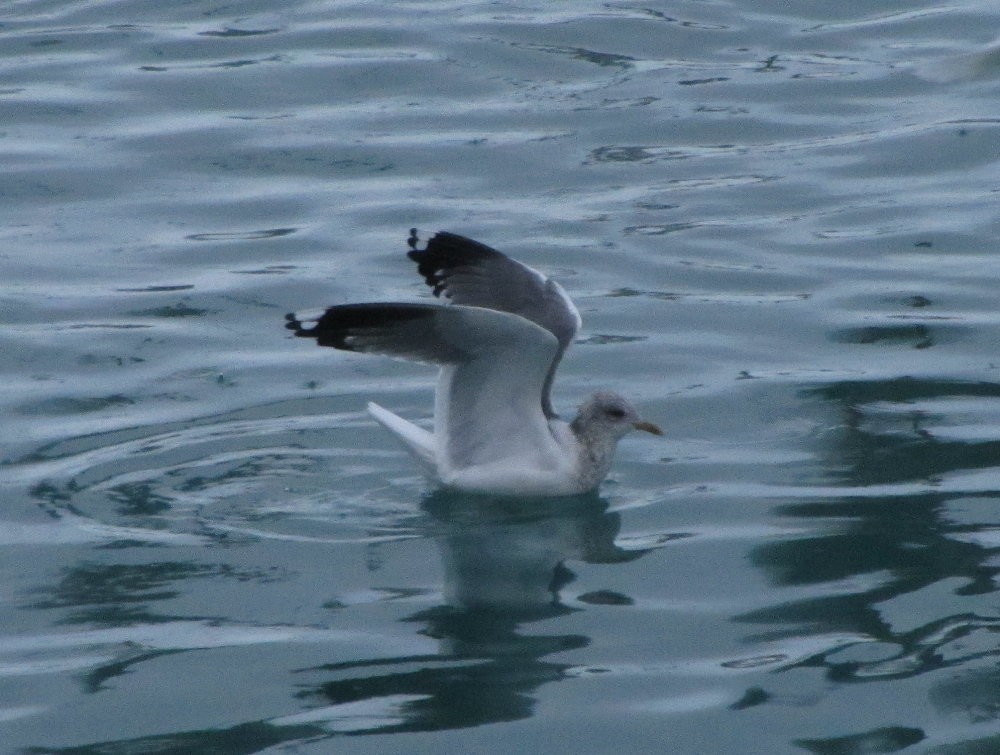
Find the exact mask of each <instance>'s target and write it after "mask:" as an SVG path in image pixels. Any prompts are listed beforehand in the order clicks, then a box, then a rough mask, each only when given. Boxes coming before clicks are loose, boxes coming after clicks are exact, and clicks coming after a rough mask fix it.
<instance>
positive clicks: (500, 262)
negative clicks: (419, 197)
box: [408, 230, 580, 418]
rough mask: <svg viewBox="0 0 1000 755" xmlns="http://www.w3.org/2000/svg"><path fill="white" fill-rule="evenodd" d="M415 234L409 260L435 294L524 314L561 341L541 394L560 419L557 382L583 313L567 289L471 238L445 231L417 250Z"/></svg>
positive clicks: (547, 412) (545, 405) (546, 406)
mask: <svg viewBox="0 0 1000 755" xmlns="http://www.w3.org/2000/svg"><path fill="white" fill-rule="evenodd" d="M410 234H411V235H410V242H409V243H410V246H411V248H412V250H411V251H410V252H409V254H408V256H409V257H410V259H412V260H413V261H414V262H416V263H417V271H418V272H419V273H420V274H421V275H422V276H423V277H424V280H426V281H427V285H429V286H430V287H431V288H432V289H433V291H434V295H435V296H444V297H445V298H447V299H448V300H449V301H451V302H452V303H453V304H459V305H465V306H471V307H484V308H486V309H494V310H497V311H500V312H509V313H511V314H515V315H520V316H521V317H523V318H525V319H526V320H530V321H531V322H533V323H535V324H536V325H539V326H541V327H543V328H545V329H546V330H548V331H549V332H550V333H552V335H554V336H555V337H556V340H557V341H558V344H559V348H558V350H557V352H556V355H555V358H554V359H553V360H552V364H551V366H550V368H549V371H548V374H547V375H546V378H545V384H544V387H543V389H542V396H541V400H542V410H543V411H544V412H545V416H546V417H549V418H551V417H554V416H556V413H555V411H553V409H552V401H551V398H550V393H551V386H552V380H553V378H554V376H555V372H556V369H557V368H558V366H559V361H560V360H561V359H562V355H563V354H564V353H565V351H566V349H567V348H569V345H570V344H571V343H572V342H573V339H574V337H575V336H576V333H577V331H578V330H579V329H580V313H579V312H578V311H577V309H576V307H575V306H574V305H573V302H572V301H571V300H570V298H569V296H567V295H566V292H565V291H564V290H563V288H562V286H560V285H559V284H558V283H556V282H555V281H554V280H552V279H551V278H547V277H546V276H544V275H542V274H541V273H540V272H538V271H537V270H534V269H533V268H530V267H528V266H527V265H524V264H522V263H520V262H518V261H517V260H514V259H511V258H510V257H508V256H507V255H505V254H502V253H500V252H498V251H497V250H496V249H493V248H491V247H488V246H486V245H485V244H481V243H479V242H478V241H473V240H472V239H470V238H466V237H465V236H459V235H458V234H456V233H448V232H447V231H441V232H439V233H436V234H435V235H434V236H432V237H431V238H430V239H429V240H428V241H427V246H426V247H425V248H424V249H417V248H416V245H417V238H416V232H415V230H414V231H411V232H410Z"/></svg>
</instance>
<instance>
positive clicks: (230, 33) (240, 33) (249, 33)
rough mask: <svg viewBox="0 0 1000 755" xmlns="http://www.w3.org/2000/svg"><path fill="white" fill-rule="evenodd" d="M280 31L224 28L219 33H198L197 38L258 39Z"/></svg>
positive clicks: (276, 29) (275, 29)
mask: <svg viewBox="0 0 1000 755" xmlns="http://www.w3.org/2000/svg"><path fill="white" fill-rule="evenodd" d="M280 31H282V29H278V28H274V29H232V28H229V27H226V28H225V29H221V30H219V31H200V32H198V36H200V37H221V38H223V39H239V38H242V37H260V36H264V35H267V34H277V33H278V32H280Z"/></svg>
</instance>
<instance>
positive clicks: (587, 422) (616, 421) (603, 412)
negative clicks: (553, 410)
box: [572, 391, 663, 441]
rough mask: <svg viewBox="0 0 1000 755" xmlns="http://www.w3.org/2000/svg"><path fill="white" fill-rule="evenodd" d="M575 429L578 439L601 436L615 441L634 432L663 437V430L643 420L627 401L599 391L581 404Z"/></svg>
mask: <svg viewBox="0 0 1000 755" xmlns="http://www.w3.org/2000/svg"><path fill="white" fill-rule="evenodd" d="M572 427H573V430H574V431H575V432H576V433H577V435H586V436H590V437H594V436H601V437H605V438H609V439H612V440H615V441H616V440H618V439H619V438H621V437H622V436H623V435H625V434H626V433H629V432H631V431H632V430H642V431H644V432H647V433H652V434H653V435H663V431H662V430H661V429H660V428H659V427H657V426H656V425H654V424H653V423H652V422H646V421H645V420H643V419H642V418H641V417H640V416H639V413H638V412H637V411H636V410H635V407H634V406H632V404H631V403H629V401H628V400H627V399H625V398H623V397H621V396H619V395H618V394H617V393H611V392H610V391H598V392H597V393H595V394H594V395H593V396H591V397H590V398H589V399H587V400H586V401H584V402H583V403H582V404H580V409H579V413H578V414H577V416H576V419H574V420H573V422H572Z"/></svg>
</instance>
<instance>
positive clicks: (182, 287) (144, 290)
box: [115, 283, 194, 294]
mask: <svg viewBox="0 0 1000 755" xmlns="http://www.w3.org/2000/svg"><path fill="white" fill-rule="evenodd" d="M192 288H194V284H190V283H188V284H178V285H175V286H142V287H141V288H116V289H115V291H121V292H122V293H135V294H161V293H170V292H172V291H188V290H190V289H192Z"/></svg>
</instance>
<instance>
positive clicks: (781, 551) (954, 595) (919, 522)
mask: <svg viewBox="0 0 1000 755" xmlns="http://www.w3.org/2000/svg"><path fill="white" fill-rule="evenodd" d="M808 395H809V397H815V398H819V399H820V400H821V401H824V402H828V403H829V404H830V405H831V406H833V407H834V409H835V410H836V412H837V413H838V415H839V417H840V420H841V421H840V423H839V424H838V428H839V429H838V431H837V432H836V433H832V434H831V435H830V441H829V442H828V443H827V444H826V445H825V447H824V453H826V454H828V461H827V463H826V464H824V470H825V474H826V475H827V479H828V480H829V478H833V479H834V480H835V481H836V483H837V484H838V485H843V486H844V489H845V495H844V496H843V497H839V498H838V497H831V498H828V499H825V500H815V499H813V500H809V501H806V502H798V503H793V504H790V505H786V506H783V507H781V508H780V509H779V510H778V511H779V513H780V514H782V515H784V516H787V517H795V518H797V519H800V520H803V519H807V520H812V521H813V522H815V523H817V524H821V526H820V527H817V528H814V532H817V531H818V532H819V534H813V535H811V536H808V537H804V538H800V539H795V540H784V541H781V542H773V543H768V544H766V545H763V546H761V547H758V548H756V549H755V550H754V551H753V553H752V558H753V561H754V563H755V564H756V566H758V567H759V568H761V569H763V570H764V571H765V572H767V573H768V574H769V575H770V576H771V579H772V580H773V581H774V583H776V584H777V585H780V586H782V587H789V588H795V587H798V586H803V585H808V586H815V585H823V587H822V588H819V589H817V588H816V587H810V588H809V590H808V597H804V598H801V599H797V600H792V601H788V602H785V603H781V604H779V605H774V606H771V607H768V608H766V609H762V610H757V611H753V612H749V613H746V614H744V615H742V616H740V617H739V620H741V621H743V622H746V623H748V624H754V625H759V626H761V627H766V629H764V630H763V635H764V636H768V637H771V638H781V637H795V636H801V635H803V634H806V635H822V634H830V635H831V636H834V635H836V636H839V637H840V638H841V640H842V638H843V637H844V635H845V634H847V635H848V636H853V637H856V638H857V641H856V642H850V643H848V644H846V645H845V644H844V642H843V641H840V642H831V645H830V648H829V649H828V650H826V651H822V652H819V653H816V654H814V655H812V656H811V657H809V658H807V659H805V660H804V661H802V662H801V663H799V664H796V665H798V666H811V667H815V668H821V669H825V672H826V675H827V677H828V678H829V679H831V680H833V681H838V682H852V683H857V682H879V681H885V680H896V679H902V678H912V677H916V676H919V675H923V674H930V673H934V672H938V671H941V670H949V669H950V670H952V671H951V672H950V674H949V680H948V681H947V682H945V683H937V684H936V686H935V687H934V688H933V690H934V691H933V692H932V694H931V702H932V703H933V704H934V705H935V706H936V707H937V708H938V709H939V710H941V711H942V712H946V713H952V714H954V713H955V712H956V711H961V712H962V713H964V715H965V717H966V718H967V719H968V720H969V721H971V722H975V721H976V720H977V719H981V717H982V715H983V714H984V712H988V713H987V715H988V716H989V717H990V719H991V720H994V721H995V720H996V719H997V718H1000V716H998V715H997V713H996V711H997V710H998V708H997V705H996V693H995V689H996V686H995V684H996V674H995V670H991V671H990V672H989V674H988V676H987V679H986V680H985V681H984V677H983V674H982V672H978V673H965V674H964V675H960V676H954V675H953V674H954V673H955V672H958V671H960V670H963V669H969V668H970V667H973V668H975V667H978V666H979V665H981V664H982V663H984V662H986V663H989V664H992V665H995V664H996V661H997V659H998V658H1000V642H998V638H1000V612H998V611H997V608H996V600H995V593H996V591H997V574H998V572H1000V562H998V560H997V553H998V550H1000V537H998V534H997V519H996V511H997V503H998V502H1000V485H998V484H996V480H997V477H996V471H997V469H998V468H1000V440H998V439H995V438H990V437H988V436H989V434H990V428H991V427H992V426H993V425H991V424H990V423H989V421H988V420H989V417H990V414H991V413H996V411H997V408H996V406H994V404H995V399H996V398H997V397H1000V386H998V385H996V384H992V383H964V382H959V381H939V380H917V379H911V378H901V379H893V380H886V381H855V382H841V383H834V384H831V385H828V386H823V387H821V388H820V389H818V390H813V391H810V392H809V394H808ZM963 423H966V424H968V427H962V425H963ZM984 436H985V437H984ZM991 481H992V482H991ZM931 680H935V677H931ZM887 731H888V730H879V731H878V732H857V733H854V734H851V735H849V736H848V737H847V739H844V738H843V737H841V738H839V739H835V740H810V741H809V742H808V743H807V742H799V743H798V744H799V745H800V746H803V747H805V748H806V749H807V750H810V751H813V752H842V751H846V750H844V749H843V748H842V745H844V742H846V741H848V740H850V741H852V742H853V741H854V740H855V739H857V738H861V740H864V741H869V740H870V739H871V738H872V737H874V738H875V739H880V738H884V737H885V736H887ZM900 731H902V732H904V734H905V736H904V737H903V739H904V740H905V741H906V742H913V741H918V740H919V738H921V734H920V731H919V730H913V729H905V730H903V729H901V730H899V731H894V733H895V734H898V733H899V732H900ZM842 740H843V741H842ZM858 741H860V740H858ZM838 747H841V749H837V748H838ZM852 751H853V750H852Z"/></svg>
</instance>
